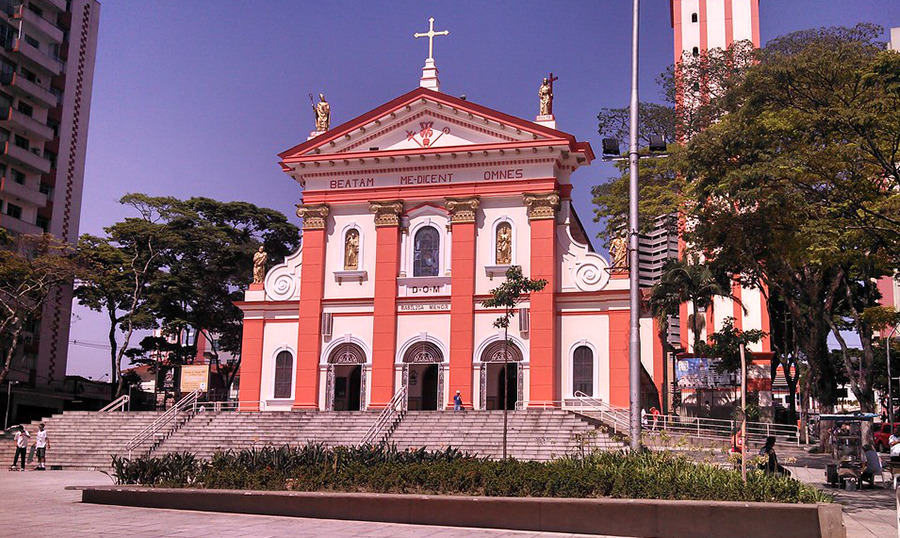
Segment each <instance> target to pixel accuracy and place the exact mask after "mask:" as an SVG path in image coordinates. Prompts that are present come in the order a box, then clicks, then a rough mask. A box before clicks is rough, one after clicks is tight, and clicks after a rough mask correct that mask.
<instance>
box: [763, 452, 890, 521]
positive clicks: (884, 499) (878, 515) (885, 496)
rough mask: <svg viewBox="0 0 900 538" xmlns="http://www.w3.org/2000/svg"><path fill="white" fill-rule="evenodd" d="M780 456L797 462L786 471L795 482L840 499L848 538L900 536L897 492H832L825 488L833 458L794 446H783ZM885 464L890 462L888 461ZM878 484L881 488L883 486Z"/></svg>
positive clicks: (874, 490) (888, 490)
mask: <svg viewBox="0 0 900 538" xmlns="http://www.w3.org/2000/svg"><path fill="white" fill-rule="evenodd" d="M778 456H779V458H780V459H781V458H784V459H786V458H793V460H794V461H793V463H791V464H788V465H786V467H787V468H788V469H790V470H791V475H792V476H793V477H794V478H796V479H798V480H802V481H803V482H806V483H807V484H812V485H814V486H816V487H819V488H822V489H824V490H825V491H828V492H831V493H834V494H835V495H836V497H835V500H836V501H837V502H838V503H840V504H841V506H843V507H844V526H845V527H846V528H847V538H894V537H895V536H897V508H896V500H895V497H894V491H893V490H891V489H890V488H883V487H876V488H875V489H863V490H857V491H844V490H840V489H836V488H828V487H825V466H826V465H827V464H828V463H830V462H831V456H829V455H824V454H809V453H808V452H807V451H806V450H805V449H802V448H799V447H792V446H790V445H783V446H779V447H778ZM882 460H883V461H886V458H882ZM885 476H887V473H885ZM876 484H878V486H881V483H879V482H876Z"/></svg>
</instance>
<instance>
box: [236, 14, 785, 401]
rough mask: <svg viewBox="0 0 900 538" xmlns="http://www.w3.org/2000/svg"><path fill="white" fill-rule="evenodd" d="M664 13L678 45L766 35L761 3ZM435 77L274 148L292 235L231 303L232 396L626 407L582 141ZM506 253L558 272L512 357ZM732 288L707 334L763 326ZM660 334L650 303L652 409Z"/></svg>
mask: <svg viewBox="0 0 900 538" xmlns="http://www.w3.org/2000/svg"><path fill="white" fill-rule="evenodd" d="M671 6H672V13H673V27H674V28H675V44H676V56H677V57H678V58H680V56H681V51H685V50H687V51H690V50H692V48H693V47H695V46H696V47H713V46H724V45H727V44H728V43H729V42H730V40H735V39H744V38H747V39H753V41H754V42H755V43H757V44H758V42H759V37H758V0H673V1H672V2H671ZM429 33H430V34H432V35H431V36H427V34H426V36H427V37H429V40H430V39H433V37H434V35H436V34H434V32H433V31H430V32H429ZM719 34H722V35H719ZM745 34H746V35H745ZM438 35H439V34H438ZM439 90H440V86H439V82H438V73H437V69H436V67H435V65H434V60H433V58H429V59H428V60H427V61H426V65H425V68H424V69H423V74H422V78H421V82H420V86H419V87H418V88H416V89H414V90H412V91H410V92H408V93H406V94H404V95H401V96H399V97H397V98H396V99H393V100H391V101H389V102H387V103H385V104H384V105H382V106H380V107H378V108H376V109H374V110H371V111H368V112H365V113H363V114H361V115H360V116H358V117H356V118H354V119H352V120H350V121H348V122H346V123H344V124H342V125H339V126H336V127H332V128H328V129H327V130H323V131H317V132H314V133H313V134H312V136H310V138H309V139H308V140H306V141H305V142H303V143H301V144H299V145H297V146H295V147H293V148H291V149H289V150H287V151H285V152H283V153H281V154H280V155H279V157H280V160H281V166H282V169H283V170H284V172H285V173H286V174H287V175H288V176H289V177H290V178H292V179H293V180H294V181H295V182H296V183H297V185H298V193H301V196H302V203H300V204H298V206H297V215H298V216H299V217H300V218H302V220H303V240H302V247H301V248H300V250H298V251H297V252H296V253H294V254H292V255H291V256H288V257H287V258H286V259H285V260H284V262H283V263H281V264H279V265H277V266H275V267H271V268H270V269H269V270H268V272H267V274H266V275H265V278H264V279H263V282H261V283H257V284H253V285H251V287H250V289H249V290H248V291H247V292H246V296H245V299H244V301H242V302H240V303H239V306H240V308H241V309H242V310H243V312H244V335H243V352H242V364H241V382H240V384H241V388H240V401H241V408H242V409H248V410H249V409H260V410H291V409H317V410H356V409H377V408H382V407H384V406H385V405H387V404H388V402H389V401H390V400H391V399H392V397H393V396H394V395H395V394H396V393H397V392H398V390H400V389H401V388H405V389H406V391H405V392H406V396H405V399H406V401H405V402H404V403H405V405H406V406H407V408H408V409H411V410H415V409H420V410H428V409H434V410H441V409H447V408H452V407H453V401H452V399H453V396H454V394H455V392H456V391H457V390H458V391H460V394H461V396H462V399H463V402H464V405H465V407H466V408H468V409H498V408H500V407H501V405H503V402H504V401H506V403H507V405H508V407H510V408H517V409H523V408H534V407H541V408H542V407H566V406H568V405H569V404H571V403H572V402H573V400H574V399H575V398H576V397H577V396H587V397H590V398H596V399H600V400H603V401H605V402H608V403H610V404H612V405H616V406H626V405H628V393H629V391H628V345H629V344H628V340H629V334H628V322H629V307H628V296H629V281H628V273H627V269H625V270H619V269H616V270H613V269H611V268H610V264H609V261H608V260H607V258H606V256H605V255H601V254H598V253H597V252H595V251H594V249H593V248H592V246H591V242H590V240H589V239H588V237H587V234H586V233H585V230H584V228H583V227H582V224H581V221H580V220H579V217H578V215H577V214H576V213H575V210H574V208H573V205H572V201H571V193H572V185H573V181H579V169H580V168H582V167H585V166H589V165H590V164H591V162H592V161H593V160H594V159H595V155H594V152H593V150H592V149H591V146H590V145H589V144H588V143H586V142H583V141H579V140H578V139H577V138H576V137H575V136H573V135H571V134H568V133H565V132H563V131H560V130H557V129H556V121H555V118H554V117H553V115H552V110H551V111H548V110H542V111H541V112H544V114H543V115H540V116H538V117H536V118H535V119H523V118H519V117H515V116H511V115H509V114H506V113H504V112H501V111H497V110H493V109H490V108H487V107H484V106H481V105H478V104H476V103H473V102H471V101H467V100H462V99H459V98H456V97H452V96H449V95H447V94H444V93H441V92H440V91H439ZM547 112H551V113H550V114H547ZM511 265H517V266H520V267H521V268H522V270H523V272H524V274H525V275H527V276H529V277H531V278H534V279H540V278H543V279H546V280H547V281H548V282H549V284H548V285H547V287H546V288H545V289H544V290H543V291H540V292H536V293H534V294H532V295H531V296H530V297H529V298H528V299H526V300H525V301H523V302H522V304H521V308H520V309H519V311H518V313H517V316H516V318H515V319H514V321H513V323H512V325H511V326H510V329H509V340H510V341H511V345H510V346H509V347H508V349H507V351H506V356H505V357H504V352H503V346H502V342H503V333H502V331H499V330H498V329H497V328H495V327H494V326H493V322H494V320H495V319H496V318H497V317H498V316H499V315H500V314H501V312H500V311H499V310H496V309H490V308H484V307H483V306H482V302H483V301H484V300H485V299H487V298H488V297H489V292H490V290H491V289H492V288H494V287H496V286H497V285H499V284H500V283H501V282H502V281H503V279H504V278H505V272H506V270H507V269H508V268H509V267H510V266H511ZM739 291H740V292H741V293H742V298H743V302H744V303H745V304H748V300H747V299H751V298H752V299H753V300H752V301H749V302H750V303H751V304H750V311H749V312H748V313H744V312H743V311H742V310H741V309H740V308H739V307H735V306H734V305H731V304H726V303H725V302H722V304H719V303H718V302H717V304H716V305H715V306H714V308H712V309H710V312H707V316H708V318H709V321H710V323H709V324H708V327H710V328H712V330H715V327H716V323H717V322H718V321H719V320H720V319H722V318H724V314H727V315H729V316H735V315H736V317H737V318H738V321H737V323H738V324H741V325H742V326H743V328H760V329H763V330H766V329H767V327H766V318H765V315H764V311H765V308H764V307H763V306H764V303H763V300H762V297H761V296H760V295H759V292H758V291H756V290H739ZM754 293H756V294H757V295H755V296H754V295H753V294H754ZM686 314H687V312H685V315H686ZM685 325H686V324H682V326H685ZM656 335H657V327H656V326H655V321H654V320H653V319H652V318H651V317H650V316H649V314H648V315H646V316H645V317H643V318H642V319H641V342H642V345H641V363H642V370H643V372H642V392H643V394H644V400H645V402H647V403H648V404H649V405H659V404H658V403H657V402H658V401H659V395H660V394H661V393H663V392H664V391H665V383H666V380H671V379H672V370H671V366H670V361H666V360H665V358H664V356H663V352H662V347H661V344H660V343H659V340H658V338H657V336H656ZM682 340H683V341H684V346H685V348H687V345H688V342H690V335H689V334H687V333H686V332H685V333H684V334H683V335H682ZM767 346H768V344H767V342H763V343H762V344H760V349H759V350H758V351H763V352H765V351H768V347H767ZM504 359H505V360H504ZM504 362H508V363H509V367H508V369H507V373H506V375H505V376H504V375H503V365H504ZM667 364H669V366H667ZM504 394H505V398H504Z"/></svg>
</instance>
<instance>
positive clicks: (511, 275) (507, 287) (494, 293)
mask: <svg viewBox="0 0 900 538" xmlns="http://www.w3.org/2000/svg"><path fill="white" fill-rule="evenodd" d="M546 286H547V281H546V280H544V279H543V278H542V279H539V280H532V279H530V278H528V277H527V276H525V275H524V274H522V268H521V267H520V266H518V265H513V266H511V267H510V268H509V269H507V270H506V281H505V282H503V283H502V284H500V285H499V286H497V287H496V288H494V289H492V290H491V292H490V293H491V298H490V299H485V300H484V301H483V302H482V303H481V305H482V306H484V307H485V308H501V309H503V314H502V315H501V316H500V317H498V318H497V319H496V320H494V327H496V328H498V329H503V373H502V374H501V375H502V376H503V379H504V380H506V379H508V378H507V377H506V370H507V367H508V366H509V354H508V352H507V346H508V345H509V322H510V321H511V320H512V318H513V316H515V314H516V308H517V307H518V305H519V303H520V302H521V301H522V300H523V299H525V298H527V297H530V296H531V294H532V293H535V292H538V291H541V290H542V289H544V288H545V287H546ZM507 392H508V390H504V391H503V396H502V399H503V459H506V434H507V409H506V408H507V407H508V406H507V405H506V393H507Z"/></svg>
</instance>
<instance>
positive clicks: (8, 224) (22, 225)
mask: <svg viewBox="0 0 900 538" xmlns="http://www.w3.org/2000/svg"><path fill="white" fill-rule="evenodd" d="M0 227H2V228H6V229H7V230H9V231H11V232H13V233H17V234H41V233H44V230H42V229H41V228H40V227H39V226H37V225H36V224H29V223H27V222H25V221H24V220H22V219H17V218H15V217H10V216H9V215H5V214H0Z"/></svg>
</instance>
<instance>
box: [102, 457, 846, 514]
mask: <svg viewBox="0 0 900 538" xmlns="http://www.w3.org/2000/svg"><path fill="white" fill-rule="evenodd" d="M113 469H114V476H115V477H116V480H117V481H118V483H120V484H143V485H148V486H168V487H205V488H221V489H260V490H280V489H292V490H297V491H348V492H373V493H423V494H444V495H485V496H508V497H526V496H528V497H582V498H591V497H594V498H596V497H613V498H631V499H696V500H723V501H754V502H763V501H765V502H784V503H814V502H831V500H832V498H831V496H830V495H828V494H826V493H823V492H821V491H820V490H818V489H816V488H814V487H812V486H808V485H806V484H803V483H802V482H799V481H797V480H793V479H790V478H784V477H778V476H773V475H768V474H764V473H762V472H760V471H756V470H754V471H751V472H750V473H749V475H748V480H747V483H746V484H745V483H744V482H743V480H742V479H741V475H740V473H739V472H737V471H734V470H730V469H724V468H721V467H718V466H716V465H711V464H705V463H695V462H693V461H691V460H689V459H688V458H686V457H684V456H680V455H675V454H672V453H669V452H649V451H647V452H639V453H624V452H594V453H590V454H586V455H578V456H566V457H563V458H559V459H556V460H553V461H549V462H534V461H518V460H514V459H507V460H500V461H496V460H488V459H480V458H476V457H473V456H471V455H469V454H466V453H463V452H461V451H459V450H458V449H455V448H447V449H445V450H438V451H428V450H425V449H417V450H402V451H401V450H397V449H396V448H394V447H385V446H380V445H363V446H359V447H335V448H326V447H324V446H323V445H320V444H308V445H305V446H287V445H285V446H281V447H271V446H264V447H254V448H251V449H247V450H241V451H237V452H236V451H228V452H219V453H216V454H215V455H214V456H213V457H212V459H210V460H209V461H203V462H200V461H198V460H196V459H195V458H194V456H193V455H191V454H167V455H165V456H162V457H159V458H138V459H135V460H128V459H122V458H115V457H114V458H113Z"/></svg>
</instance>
